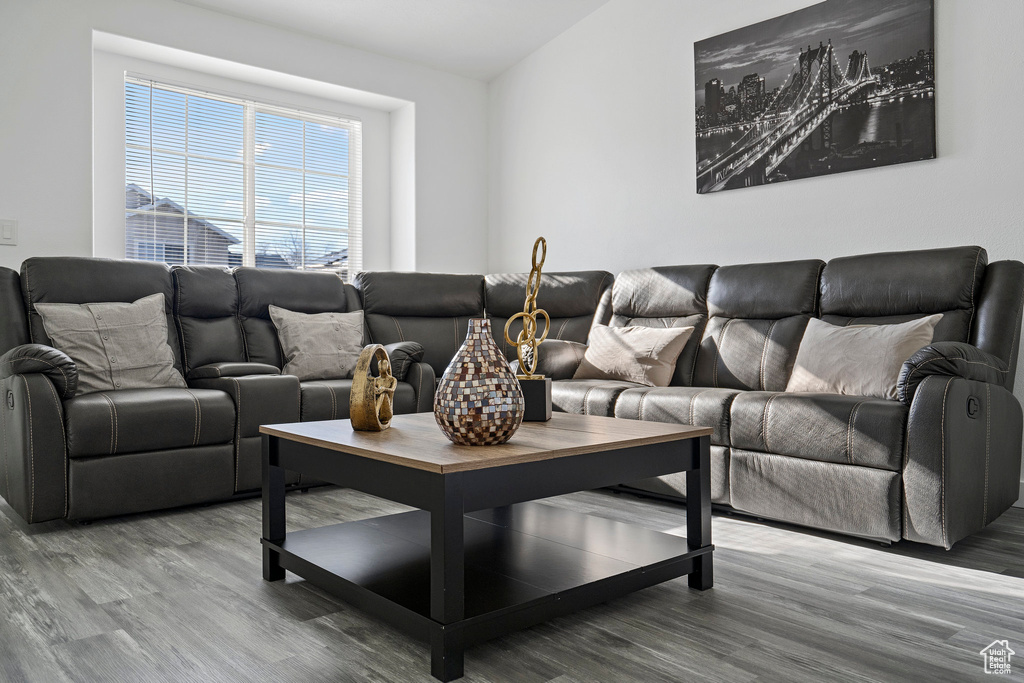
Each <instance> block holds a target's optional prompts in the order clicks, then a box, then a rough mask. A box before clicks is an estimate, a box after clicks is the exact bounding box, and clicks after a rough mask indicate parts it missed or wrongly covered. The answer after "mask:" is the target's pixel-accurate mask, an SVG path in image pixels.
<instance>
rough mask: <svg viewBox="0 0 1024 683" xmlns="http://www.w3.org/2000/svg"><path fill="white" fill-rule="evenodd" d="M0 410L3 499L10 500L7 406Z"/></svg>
mask: <svg viewBox="0 0 1024 683" xmlns="http://www.w3.org/2000/svg"><path fill="white" fill-rule="evenodd" d="M4 386H5V387H6V386H7V382H4ZM7 391H11V390H10V389H7ZM7 391H5V392H4V393H5V394H6V393H7ZM13 395H14V392H11V396H13ZM5 400H6V399H5ZM0 410H2V411H3V416H2V417H0V432H2V433H3V439H4V446H3V448H4V451H3V452H4V498H5V499H8V500H10V498H11V473H10V469H9V466H8V463H7V460H8V458H9V457H10V456H9V455H8V450H7V410H8V408H7V406H3V407H0Z"/></svg>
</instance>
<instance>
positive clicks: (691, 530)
mask: <svg viewBox="0 0 1024 683" xmlns="http://www.w3.org/2000/svg"><path fill="white" fill-rule="evenodd" d="M690 443H692V444H693V446H694V447H695V448H696V450H697V453H696V456H697V457H696V460H697V461H698V463H699V465H698V469H695V470H690V471H689V472H687V474H686V540H687V541H688V542H689V545H690V548H691V549H697V548H703V547H704V546H708V545H711V438H710V437H707V436H702V437H700V438H699V439H696V440H691V441H690ZM695 475H696V476H695ZM711 555H712V553H707V554H704V555H701V556H699V557H696V558H694V560H693V571H692V572H690V577H689V582H690V588H696V589H698V590H707V589H708V588H711V586H712V584H713V583H714V574H713V572H712V568H711Z"/></svg>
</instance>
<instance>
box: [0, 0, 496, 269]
mask: <svg viewBox="0 0 1024 683" xmlns="http://www.w3.org/2000/svg"><path fill="white" fill-rule="evenodd" d="M94 31H100V32H104V33H108V34H114V35H117V36H126V37H128V38H132V39H135V40H139V41H146V42H149V43H154V44H157V45H164V46H169V47H171V48H176V49H178V50H182V51H188V52H191V53H196V54H199V55H207V56H210V57H213V58H217V59H221V60H227V61H230V62H237V63H240V64H247V65H252V66H255V67H258V68H262V69H266V70H270V71H273V72H276V73H278V74H287V75H291V76H296V77H302V78H305V79H313V80H316V81H320V82H323V83H327V84H334V85H337V86H343V87H346V88H351V89H355V90H360V91H366V92H369V93H379V94H381V95H386V96H388V97H390V98H398V99H401V100H405V101H407V102H410V103H412V104H413V105H414V107H415V108H414V109H409V110H408V112H406V113H405V114H403V115H398V119H399V123H400V124H402V125H407V124H408V123H409V122H411V121H414V122H415V129H414V130H413V131H409V130H407V129H406V130H405V131H404V133H405V134H404V135H403V136H402V138H401V140H402V144H403V145H405V146H406V148H408V147H412V149H407V157H408V158H412V159H414V160H415V169H414V172H415V191H414V192H415V193H414V196H413V197H411V198H406V199H405V200H404V201H402V202H401V203H400V206H399V207H398V208H399V209H400V211H399V216H398V218H397V219H396V218H395V216H392V217H391V218H392V220H391V230H390V233H391V234H390V235H389V238H388V241H389V247H388V251H389V252H390V253H389V254H388V255H387V260H388V261H389V263H388V266H391V265H394V266H396V267H401V268H404V269H416V270H424V271H430V270H437V271H454V272H474V271H475V272H480V271H482V270H484V269H485V268H486V261H487V231H486V225H487V210H488V209H487V179H486V171H487V167H486V159H487V136H486V125H487V117H486V108H487V89H486V85H485V84H483V83H481V82H479V81H475V80H472V79H468V78H463V77H460V76H455V75H452V74H447V73H444V72H440V71H436V70H433V69H429V68H425V67H421V66H417V65H413V64H409V63H406V62H402V61H398V60H394V59H389V58H386V57H382V56H379V55H375V54H370V53H367V52H363V51H360V50H355V49H352V48H347V47H344V46H341V45H338V44H334V43H331V42H327V41H322V40H318V39H315V38H311V37H309V36H304V35H300V34H297V33H292V32H289V31H284V30H280V29H277V28H274V27H271V26H267V25H263V24H259V23H255V22H249V21H245V20H242V19H238V18H235V17H231V16H227V15H222V14H218V13H215V12H209V11H207V10H203V9H200V8H197V7H193V6H190V5H186V4H183V3H178V2H173V1H172V0H90V1H89V2H82V1H80V0H31V1H27V0H18V1H14V2H9V1H7V2H0V93H3V97H2V98H0V160H2V162H3V163H0V218H11V219H15V220H17V221H18V223H19V233H20V234H19V244H18V246H16V247H9V246H0V265H3V266H8V267H12V268H18V266H19V265H20V263H21V261H22V260H24V259H25V258H28V257H29V256H35V255H58V254H65V255H80V256H87V255H92V254H93V213H94V212H93V176H92V170H93V156H94V155H93V118H92V117H93V115H92V111H93V101H92V100H93V87H92V85H93V84H92V54H93V49H92V39H93V32H94ZM408 106H412V105H408ZM400 111H405V110H400ZM413 111H414V112H415V117H414V118H413V117H412V116H411V114H412V112H413ZM121 144H123V141H122V143H121ZM394 152H395V150H394V148H393V147H392V149H389V150H386V151H384V155H385V157H386V158H384V160H383V161H382V162H381V163H383V164H387V165H390V156H391V155H392V154H393V153H394ZM372 153H373V150H368V149H366V148H365V147H364V156H367V155H370V154H372ZM392 182H393V180H392ZM405 186H406V187H407V186H408V179H406V183H405ZM395 208H396V207H395V205H394V203H393V202H392V203H391V206H390V208H389V211H391V212H393V211H394V209H395ZM403 217H404V218H405V219H406V221H407V222H406V223H405V224H404V225H403V224H402V223H401V219H402V218H403ZM410 218H412V219H414V225H410V224H409V223H408V220H409V219H410ZM396 226H397V227H396ZM105 229H106V228H105V227H103V226H101V228H100V230H101V231H102V230H105ZM396 232H397V233H398V234H397V235H396V234H395V233H396ZM396 237H397V238H402V237H404V238H408V239H409V240H410V241H411V242H412V244H413V245H414V246H413V248H411V249H410V248H409V246H408V244H402V245H400V246H396V244H394V242H395V241H396ZM450 245H458V248H447V247H448V246H450ZM367 256H368V257H369V256H372V254H371V253H368V254H367ZM378 256H379V254H378ZM372 258H373V259H374V261H375V262H376V263H377V264H378V265H380V264H381V261H380V260H379V259H378V258H377V256H372Z"/></svg>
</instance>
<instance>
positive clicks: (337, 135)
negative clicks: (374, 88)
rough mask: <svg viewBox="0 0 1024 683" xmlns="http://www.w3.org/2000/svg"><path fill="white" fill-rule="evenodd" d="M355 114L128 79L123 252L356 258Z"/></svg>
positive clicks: (342, 261)
mask: <svg viewBox="0 0 1024 683" xmlns="http://www.w3.org/2000/svg"><path fill="white" fill-rule="evenodd" d="M361 148H362V127H361V124H360V122H359V121H358V120H354V119H344V118H339V117H328V116H323V115H318V114H313V113H309V112H298V111H292V110H288V109H283V108H280V107H276V106H271V105H267V104H261V103H257V102H253V101H250V100H241V99H237V98H232V97H227V96H222V95H217V94H212V93H207V92H200V91H196V90H192V89H189V88H183V87H179V86H175V85H169V84H162V83H155V82H153V81H151V80H146V79H141V78H137V77H132V76H126V77H125V175H126V187H125V256H126V257H127V258H135V259H141V260H145V261H162V262H164V263H169V264H187V265H196V264H208V265H226V266H239V265H248V266H257V267H261V268H293V269H320V270H331V271H336V272H339V273H340V274H341V275H342V276H343V277H345V278H346V279H350V277H351V276H352V275H354V274H355V273H356V272H358V271H359V270H360V268H361V266H362V249H361V245H362V208H361V207H362V179H361V172H362V168H361V166H362V164H361V159H362V156H361Z"/></svg>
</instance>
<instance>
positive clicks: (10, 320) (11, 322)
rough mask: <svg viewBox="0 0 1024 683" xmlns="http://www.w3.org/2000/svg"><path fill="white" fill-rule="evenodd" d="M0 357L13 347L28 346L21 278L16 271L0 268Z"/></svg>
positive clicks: (26, 320)
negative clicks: (0, 313) (0, 312)
mask: <svg viewBox="0 0 1024 683" xmlns="http://www.w3.org/2000/svg"><path fill="white" fill-rule="evenodd" d="M0 311H3V314H2V315H0V355H2V354H5V353H7V352H8V351H10V350H11V349H13V348H14V347H15V346H21V345H22V344H28V319H27V318H26V317H25V301H24V299H22V298H21V276H20V275H18V272H17V271H16V270H11V269H10V268H0Z"/></svg>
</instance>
